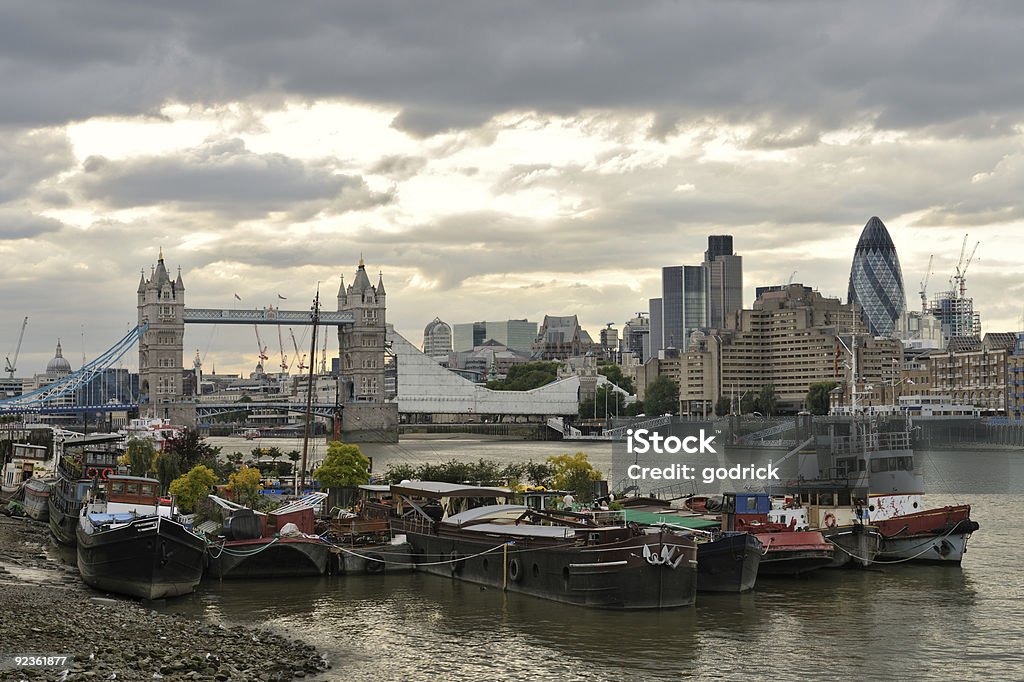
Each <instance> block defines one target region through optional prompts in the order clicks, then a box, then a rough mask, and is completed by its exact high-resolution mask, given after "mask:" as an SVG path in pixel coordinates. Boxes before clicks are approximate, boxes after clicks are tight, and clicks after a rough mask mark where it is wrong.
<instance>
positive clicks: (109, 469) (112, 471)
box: [100, 467, 114, 481]
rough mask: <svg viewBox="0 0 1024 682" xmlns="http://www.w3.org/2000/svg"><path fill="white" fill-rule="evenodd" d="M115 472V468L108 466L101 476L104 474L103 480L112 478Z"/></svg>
mask: <svg viewBox="0 0 1024 682" xmlns="http://www.w3.org/2000/svg"><path fill="white" fill-rule="evenodd" d="M113 473H114V470H113V469H111V468H110V467H107V468H106V469H104V470H103V473H102V474H100V476H102V477H103V480H104V481H105V480H107V479H108V478H110V477H111V475H112V474H113Z"/></svg>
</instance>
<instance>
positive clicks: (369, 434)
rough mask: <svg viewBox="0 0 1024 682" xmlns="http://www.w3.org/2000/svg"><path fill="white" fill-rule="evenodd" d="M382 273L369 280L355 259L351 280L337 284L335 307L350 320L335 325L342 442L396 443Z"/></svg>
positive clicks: (396, 423)
mask: <svg viewBox="0 0 1024 682" xmlns="http://www.w3.org/2000/svg"><path fill="white" fill-rule="evenodd" d="M386 300H387V292H386V291H385V290H384V277H383V275H381V276H380V277H378V279H377V285H376V286H374V285H373V284H371V283H370V278H369V277H368V276H367V274H366V263H365V262H364V261H363V259H362V257H360V258H359V267H358V268H357V269H356V275H355V278H354V279H353V281H352V284H350V285H349V286H348V287H347V288H346V287H345V280H344V278H342V280H341V285H340V286H339V287H338V311H339V312H351V313H352V316H353V319H354V323H353V324H352V325H351V326H348V325H345V326H339V327H338V347H339V358H338V374H339V378H338V381H339V385H340V393H341V402H342V403H343V405H344V412H343V421H342V431H343V433H344V435H343V440H345V439H351V440H360V441H375V440H383V441H389V442H392V441H397V438H398V405H397V404H396V403H393V402H392V403H387V402H385V399H384V344H385V336H386V334H387V318H386V313H387V305H386Z"/></svg>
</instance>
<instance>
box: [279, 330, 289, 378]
mask: <svg viewBox="0 0 1024 682" xmlns="http://www.w3.org/2000/svg"><path fill="white" fill-rule="evenodd" d="M277 347H278V348H280V349H281V373H282V374H286V373H287V372H288V356H286V355H285V354H284V341H282V340H281V327H280V325H278V327H277Z"/></svg>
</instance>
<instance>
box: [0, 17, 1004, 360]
mask: <svg viewBox="0 0 1024 682" xmlns="http://www.w3.org/2000/svg"><path fill="white" fill-rule="evenodd" d="M1021 35H1024V8H1022V7H1021V6H1020V5H1019V4H1018V3H1012V2H1007V3H998V2H988V3H968V2H964V3H950V2H934V1H928V2H919V3H914V2H907V3H898V4H896V5H895V6H893V3H888V2H879V3H848V4H847V5H841V6H840V5H837V4H835V3H812V2H797V1H793V2H763V3H753V2H727V1H722V0H714V1H710V2H640V1H638V2H620V1H618V0H609V1H607V2H599V1H588V2H549V1H544V2H527V1H525V0H517V1H516V2H511V3H509V2H505V3H496V2H480V1H478V0H467V1H465V2H412V1H409V0H406V1H405V2H388V1H386V0H373V1H372V2H361V3H348V2H337V1H336V0H330V1H327V0H324V1H322V2H317V1H309V2H299V3H280V2H259V1H256V0H236V1H230V0H225V1H222V2H217V3H205V2H173V3H169V2H123V1H122V0H118V1H116V2H115V1H109V2H108V1H104V0H91V1H90V2H87V3H83V2H77V1H75V0H65V1H60V0H55V1H54V2H46V3H40V2H37V1H35V0H4V2H3V3H2V4H0V92H2V96H0V262H2V263H3V271H2V273H0V278H2V280H0V281H2V282H3V295H2V297H0V313H2V318H0V319H2V320H3V326H2V333H0V352H2V353H3V354H5V355H6V354H9V353H11V352H13V350H14V346H15V343H16V340H17V332H18V328H19V326H20V323H21V320H22V318H23V317H24V316H26V315H27V316H29V318H30V320H29V325H28V330H27V332H26V338H25V348H24V349H23V351H22V359H21V361H20V362H19V369H20V370H21V371H20V372H19V374H27V373H30V372H33V371H39V370H41V369H42V367H43V365H45V362H46V360H47V359H48V358H49V357H51V356H52V354H53V345H54V343H55V341H56V338H57V337H58V336H60V337H62V338H63V339H64V348H65V354H66V355H67V356H68V357H69V358H70V359H71V360H72V364H73V365H74V366H75V367H77V366H79V364H80V363H81V357H82V354H83V353H85V354H86V355H88V356H90V357H92V356H93V355H94V354H95V353H97V352H99V351H101V350H103V349H105V348H106V347H108V346H109V345H110V344H111V343H112V342H113V341H114V340H116V339H117V338H118V337H120V336H121V335H122V334H123V333H124V331H125V329H126V328H127V327H128V326H129V325H130V324H133V323H134V319H135V289H136V285H137V283H138V279H139V271H140V269H145V270H146V272H147V273H148V271H149V268H150V266H151V265H152V264H153V262H154V261H155V259H156V255H157V249H158V247H160V246H161V245H162V246H163V248H164V252H165V255H166V258H167V263H168V266H170V267H171V268H172V272H173V268H175V267H177V266H178V265H180V266H181V268H182V272H183V277H184V279H185V285H186V288H187V296H188V304H189V305H192V306H226V305H231V304H233V303H235V301H234V296H233V295H234V294H235V293H237V294H238V295H239V296H241V297H242V299H243V303H242V304H240V305H243V306H246V307H250V306H251V307H256V306H263V305H266V304H271V303H277V295H278V294H280V295H282V296H286V297H287V298H288V304H289V305H291V304H294V306H293V307H296V308H306V307H308V305H309V302H310V299H311V298H312V295H313V291H314V289H315V287H316V284H317V282H318V281H320V282H322V287H323V288H324V290H325V292H326V293H327V294H328V297H329V298H332V297H333V295H334V294H335V292H336V290H337V283H338V276H339V275H341V274H344V275H345V276H346V279H348V280H349V281H351V276H352V273H353V271H354V268H355V264H356V262H357V261H358V259H359V255H360V253H363V254H365V258H366V262H367V267H368V269H370V270H371V271H372V273H373V274H374V279H375V276H376V273H377V271H383V273H384V279H385V283H386V286H387V290H388V294H389V299H390V300H389V305H388V315H389V319H390V321H392V322H393V323H394V324H395V325H396V327H397V328H398V329H399V331H401V332H403V333H405V334H406V336H408V337H409V338H410V339H411V340H413V341H414V342H415V343H419V341H420V340H421V335H422V329H423V326H424V325H425V324H426V323H427V322H428V321H430V320H431V319H432V318H433V317H434V316H435V315H439V316H441V318H442V319H444V320H446V321H449V322H452V323H455V322H467V321H472V320H474V319H507V318H510V317H524V316H525V317H529V318H530V319H534V320H540V319H541V318H542V317H543V315H544V314H545V313H547V314H573V313H576V314H578V315H579V316H580V318H581V320H582V321H583V323H584V325H585V326H586V327H589V328H590V329H591V330H592V331H593V333H595V334H596V331H597V330H598V329H599V328H600V327H601V326H602V325H603V324H604V323H606V322H615V323H617V324H618V325H621V324H622V322H623V321H625V320H626V319H628V318H629V317H631V316H632V314H633V313H634V312H635V311H638V310H646V307H647V303H646V302H647V299H648V298H650V297H652V296H656V295H658V292H659V290H660V280H659V278H660V267H661V266H663V265H675V264H682V263H698V262H699V261H700V259H701V254H702V251H703V249H704V248H705V237H706V235H708V234H718V233H728V234H733V235H734V236H735V243H736V247H737V251H738V252H739V253H740V254H741V255H743V256H744V267H745V285H746V294H745V299H746V301H747V302H748V303H749V302H750V301H752V299H753V290H754V287H755V286H758V285H763V284H773V283H779V282H783V281H785V280H787V279H788V278H789V277H790V276H791V274H792V273H793V272H796V276H795V279H796V281H802V282H804V283H806V284H809V285H813V286H815V287H817V288H818V289H820V290H821V291H823V292H825V293H827V294H831V295H836V296H841V297H844V298H845V295H846V286H847V278H848V276H849V267H850V260H851V258H852V254H853V247H854V245H855V243H856V240H857V237H858V235H859V233H860V230H861V229H862V228H863V226H864V224H865V223H866V222H867V220H868V219H869V218H870V217H871V216H872V215H878V216H879V217H881V218H882V220H883V221H884V222H885V223H886V225H887V226H888V227H889V231H890V233H891V234H892V237H893V240H894V242H895V243H896V246H897V249H898V250H899V255H900V259H901V262H902V265H903V274H904V279H905V282H906V288H907V293H908V304H909V305H911V306H913V307H916V306H918V305H919V299H918V296H917V290H918V288H919V282H920V280H921V279H922V277H923V276H924V273H925V269H926V267H927V263H928V258H929V255H930V254H934V256H935V272H934V274H933V275H932V277H931V282H930V284H929V289H930V290H931V291H935V290H938V289H939V288H940V287H943V286H946V287H948V278H949V276H950V275H951V274H952V271H953V267H954V265H955V262H956V260H957V258H958V257H959V255H960V247H961V243H962V241H963V238H964V235H965V234H969V235H970V236H969V238H968V239H969V244H968V250H969V249H970V248H971V247H972V246H973V244H974V242H976V241H980V242H981V246H980V247H979V248H978V251H977V256H976V259H975V261H974V262H973V263H972V264H971V267H970V271H969V273H968V275H969V276H968V289H969V293H971V294H973V295H974V296H975V297H976V300H980V301H979V302H980V306H979V307H980V309H981V313H982V323H983V326H984V330H985V331H1001V330H1007V329H1011V328H1019V326H1020V318H1021V315H1022V313H1024V296H1022V294H1024V280H1022V274H1024V265H1022V264H1021V261H1022V256H1024V203H1022V201H1024V200H1022V196H1021V194H1022V188H1024V70H1022V69H1021V64H1024V40H1021V39H1020V36H1021ZM297 332H298V330H297ZM266 334H267V336H270V339H267V338H265V339H264V342H265V343H268V342H269V345H270V346H271V349H272V350H275V349H276V347H277V340H276V333H275V332H274V331H273V330H272V329H270V328H268V331H267V332H266ZM272 334H273V336H271V335H272ZM285 338H286V341H287V336H286V337H285ZM186 349H187V352H186V355H188V356H191V355H192V354H193V353H194V351H195V349H199V350H200V352H201V353H202V354H204V355H205V356H206V365H205V366H206V369H207V371H209V369H210V366H211V365H212V364H214V363H215V364H216V367H217V369H218V371H227V370H229V369H234V370H238V369H245V370H246V371H248V370H249V369H250V368H251V367H252V365H253V364H254V363H255V354H256V341H255V339H254V338H253V335H252V331H251V330H248V331H246V330H244V329H234V330H225V329H222V328H218V329H217V330H216V332H215V333H214V332H213V330H212V329H211V328H207V327H199V328H195V329H192V330H190V331H189V332H188V333H187V336H186ZM136 362H137V360H136V359H133V360H131V361H130V363H129V364H135V363H136Z"/></svg>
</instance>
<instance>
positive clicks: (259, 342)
mask: <svg viewBox="0 0 1024 682" xmlns="http://www.w3.org/2000/svg"><path fill="white" fill-rule="evenodd" d="M252 328H253V329H255V330H256V348H258V349H259V352H260V364H261V365H262V364H263V361H264V360H267V359H268V358H269V356H268V355H267V347H266V346H264V345H263V340H262V339H261V338H260V328H259V326H257V325H255V324H254V325H253V326H252Z"/></svg>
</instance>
